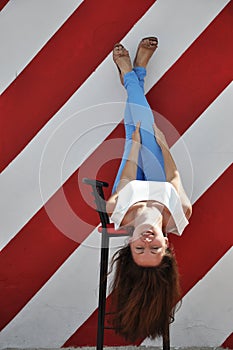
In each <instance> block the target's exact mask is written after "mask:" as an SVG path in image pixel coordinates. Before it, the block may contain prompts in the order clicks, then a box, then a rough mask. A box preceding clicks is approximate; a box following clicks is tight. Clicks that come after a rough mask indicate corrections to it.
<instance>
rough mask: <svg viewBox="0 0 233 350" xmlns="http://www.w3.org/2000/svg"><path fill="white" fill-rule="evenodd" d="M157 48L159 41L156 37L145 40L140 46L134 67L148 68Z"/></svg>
mask: <svg viewBox="0 0 233 350" xmlns="http://www.w3.org/2000/svg"><path fill="white" fill-rule="evenodd" d="M157 47H158V39H157V38H156V37H154V36H151V37H147V38H143V39H142V40H141V41H140V43H139V45H138V49H137V53H136V56H135V59H134V67H144V68H146V66H147V63H148V62H149V60H150V58H151V56H152V55H153V53H154V52H155V50H156V49H157ZM140 56H141V57H140ZM138 61H139V62H138Z"/></svg>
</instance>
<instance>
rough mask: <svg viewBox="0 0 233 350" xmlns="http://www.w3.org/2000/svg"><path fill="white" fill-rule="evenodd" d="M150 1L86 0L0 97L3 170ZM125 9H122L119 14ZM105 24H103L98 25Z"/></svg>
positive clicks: (98, 62)
mask: <svg viewBox="0 0 233 350" xmlns="http://www.w3.org/2000/svg"><path fill="white" fill-rule="evenodd" d="M154 2H155V0H147V1H141V0H135V1H134V6H133V7H132V4H131V3H130V2H125V1H124V0H119V1H117V2H115V1H114V2H112V3H111V6H109V1H108V0H100V1H91V0H85V1H84V2H83V3H82V4H81V5H80V6H79V8H78V9H77V10H76V11H75V12H74V13H73V14H72V16H71V17H70V18H69V20H67V21H66V23H65V24H64V25H63V26H62V27H61V28H60V30H58V32H57V33H56V34H55V35H54V36H53V37H52V38H51V39H50V41H49V42H48V43H47V44H46V45H45V47H44V48H43V49H42V50H41V51H40V52H39V53H38V54H37V55H36V57H35V58H34V59H33V60H32V61H31V62H30V64H29V65H28V66H27V67H26V68H25V69H24V71H23V72H22V73H21V74H20V75H19V76H18V78H17V79H16V80H15V81H14V82H13V83H12V84H11V85H10V86H9V87H8V89H7V90H6V91H5V92H4V93H3V95H2V115H3V116H4V120H3V130H4V133H3V134H2V152H3V154H2V157H1V159H2V160H1V166H0V169H4V168H5V167H6V166H7V165H8V164H9V162H11V161H12V160H13V159H14V158H15V157H16V156H17V154H18V153H19V152H20V151H21V150H22V149H23V148H24V147H25V146H26V145H27V144H28V142H29V141H30V140H31V139H32V138H33V137H34V136H35V135H36V133H37V132H38V131H39V130H40V129H41V128H42V127H43V126H44V125H45V123H46V122H47V121H48V120H49V119H50V118H51V117H52V116H53V115H54V114H55V113H56V112H57V111H58V110H59V109H60V108H61V107H62V106H63V104H64V103H65V102H66V101H67V100H68V99H69V98H70V97H71V95H72V94H73V93H74V92H75V91H76V90H77V89H78V88H79V86H80V85H81V84H82V83H83V82H84V81H85V80H86V79H87V78H88V76H89V75H90V74H91V73H92V72H93V71H94V70H95V68H96V67H97V66H98V65H99V64H100V63H101V61H102V60H103V59H104V58H105V57H106V56H107V54H108V53H109V52H110V51H111V50H112V47H113V44H114V43H115V42H117V41H118V40H120V39H121V38H122V37H124V36H125V35H126V33H127V32H128V31H129V30H130V29H131V27H132V26H133V25H134V24H135V22H136V21H138V20H139V19H140V17H141V16H142V15H143V14H144V13H145V12H146V11H147V10H148V8H149V7H150V6H151V5H152V4H153V3H154ZM122 9H124V11H122ZM103 23H104V26H103Z"/></svg>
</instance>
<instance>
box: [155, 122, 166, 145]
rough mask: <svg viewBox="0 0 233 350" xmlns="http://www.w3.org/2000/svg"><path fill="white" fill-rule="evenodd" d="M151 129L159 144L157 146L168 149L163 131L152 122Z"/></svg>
mask: <svg viewBox="0 0 233 350" xmlns="http://www.w3.org/2000/svg"><path fill="white" fill-rule="evenodd" d="M153 129H154V134H155V138H156V141H157V143H158V144H159V146H160V147H161V148H163V147H165V148H167V149H168V148H169V147H168V144H167V140H166V137H165V135H164V133H163V132H162V131H161V130H160V129H159V128H158V127H157V125H156V124H153Z"/></svg>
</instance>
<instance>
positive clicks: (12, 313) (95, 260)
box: [0, 0, 233, 348]
mask: <svg viewBox="0 0 233 350" xmlns="http://www.w3.org/2000/svg"><path fill="white" fill-rule="evenodd" d="M3 5H5V6H3ZM0 6H1V7H2V8H1V13H0V33H1V58H0V59H1V64H0V76H1V87H0V89H1V93H2V97H1V99H2V101H3V103H2V105H1V108H2V113H1V119H2V125H3V128H2V135H1V140H2V157H1V170H2V174H1V182H0V183H1V194H2V195H1V206H2V208H1V216H2V218H1V231H2V233H1V249H2V252H1V265H0V266H1V278H0V280H1V284H2V287H1V298H0V300H1V303H2V305H1V315H0V319H1V329H2V332H1V335H0V344H1V347H2V348H5V347H26V348H27V347H44V348H54V347H61V346H63V345H64V346H85V345H88V346H94V345H95V341H96V340H95V338H96V308H97V302H98V300H97V298H98V274H99V246H100V236H99V233H98V232H97V230H96V226H97V225H98V223H99V220H98V216H97V214H96V213H95V212H94V208H93V204H92V199H91V195H90V193H89V189H88V188H86V187H85V186H84V185H83V184H82V182H81V180H82V177H86V176H88V177H91V178H95V177H98V178H101V179H102V180H105V181H107V182H109V183H110V185H111V184H112V183H113V180H114V175H115V173H116V170H117V166H118V164H119V158H120V157H121V154H122V148H123V141H124V132H123V128H122V125H120V122H121V120H122V117H123V111H124V101H125V97H126V95H125V92H124V90H123V88H122V86H121V85H120V83H119V78H118V73H117V70H116V68H115V66H114V64H113V63H112V58H111V51H112V47H113V45H114V43H116V42H118V41H122V42H123V43H124V45H125V46H127V48H128V49H129V50H130V54H131V55H132V57H133V56H134V54H135V52H136V47H137V44H138V41H139V40H140V39H141V38H142V37H145V36H148V35H157V36H158V38H159V48H158V50H157V52H156V54H155V55H154V56H153V58H152V60H151V62H150V64H149V66H148V76H147V80H146V93H147V97H148V100H149V102H150V104H151V106H152V109H153V110H154V112H155V119H156V121H157V122H158V124H159V125H160V126H161V127H162V128H163V130H164V132H165V133H166V134H167V135H168V140H169V143H170V145H171V149H172V153H173V156H174V158H175V161H176V163H177V165H178V168H179V170H180V172H181V174H182V179H183V182H184V186H185V188H186V191H187V192H188V195H189V196H190V198H191V201H192V203H193V216H192V218H191V221H190V225H189V226H188V228H187V229H186V231H185V233H184V234H183V236H182V237H180V238H177V237H171V241H172V243H173V244H174V246H175V250H176V255H177V259H178V263H179V266H180V273H181V283H182V289H183V303H182V307H181V308H180V310H179V311H178V313H177V315H176V321H175V323H174V324H173V325H172V327H171V345H172V346H177V347H184V346H213V347H214V346H220V345H222V344H224V346H228V347H230V346H233V339H232V319H233V307H232V306H233V305H232V295H233V283H232V278H230V277H229V276H231V275H232V264H233V251H232V248H231V246H232V230H231V228H230V225H228V223H227V218H228V217H230V215H231V212H230V208H231V198H230V190H229V189H230V187H231V186H232V167H230V166H231V164H232V158H233V157H232V148H233V147H232V143H233V142H232V127H233V121H232V97H231V96H232V90H233V88H232V83H231V78H232V74H231V73H232V70H231V66H232V64H231V63H232V51H231V49H230V45H229V43H230V41H231V38H232V35H231V32H232V26H231V23H232V16H233V8H232V3H231V2H230V1H228V0H212V1H202V0H196V1H191V0H178V1H172V0H158V1H156V2H155V1H152V0H147V1H140V0H134V1H133V2H131V1H129V2H127V3H126V2H123V1H121V0H119V1H118V2H116V3H111V5H110V4H109V1H107V0H105V1H98V2H97V1H93V0H92V1H91V0H85V1H77V0H76V1H75V0H67V1H62V0H49V1H47V0H46V1H45V0H43V1H41V0H40V1H39V0H30V1H29V0H21V1H16V0H10V1H8V2H7V1H4V2H2V3H1V2H0ZM123 9H124V10H123ZM109 193H110V189H107V191H106V196H107V195H109ZM123 243H124V239H121V238H118V239H117V240H113V241H112V242H111V245H112V246H111V254H113V253H114V251H115V250H116V249H117V247H118V246H120V245H121V244H123ZM126 344H127V342H126V341H125V340H124V339H122V338H120V337H118V336H116V335H115V334H114V332H113V331H109V330H108V331H106V334H105V345H108V346H110V345H117V346H119V345H126ZM137 344H139V343H137ZM143 344H144V345H154V346H155V345H159V344H161V340H160V339H159V340H155V341H151V340H148V339H146V340H144V341H143Z"/></svg>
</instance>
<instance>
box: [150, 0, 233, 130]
mask: <svg viewBox="0 0 233 350" xmlns="http://www.w3.org/2000/svg"><path fill="white" fill-rule="evenodd" d="M232 13H233V2H232V1H231V2H229V3H228V5H227V6H226V7H225V8H224V9H223V10H222V11H221V13H220V14H219V15H218V16H217V17H216V18H215V19H214V21H213V22H212V23H211V24H210V25H209V26H208V27H207V28H206V30H205V31H204V32H202V34H201V35H200V36H199V37H198V38H197V39H196V40H195V41H194V43H193V44H192V45H191V46H190V47H189V48H188V50H186V52H185V53H184V54H183V55H182V56H181V57H180V59H179V64H177V63H175V64H174V65H173V66H172V67H171V68H170V69H169V71H168V72H167V73H166V74H165V75H164V76H163V77H162V78H161V79H160V81H159V82H158V83H157V84H156V85H155V86H154V87H153V88H152V89H151V90H150V92H149V93H148V95H147V97H148V100H149V102H150V104H151V106H152V108H154V109H155V110H156V111H158V112H159V113H161V114H162V115H163V116H164V117H166V118H167V119H168V120H169V121H170V122H171V123H173V124H174V125H175V127H176V128H177V130H178V131H179V133H180V134H183V132H184V131H185V130H186V129H187V128H188V127H189V126H190V125H191V124H192V123H193V122H194V120H195V119H196V117H197V116H198V115H201V114H202V113H203V111H204V110H205V109H206V108H207V107H208V106H209V105H210V104H211V103H212V102H213V101H214V100H215V99H216V97H217V96H218V95H219V94H220V93H221V91H222V90H224V89H225V87H226V86H228V85H229V84H230V82H231V81H232V78H233V65H232V62H233V50H232V47H231V45H230V44H229V43H230V42H231V38H232V35H233V27H232Z"/></svg>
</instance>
